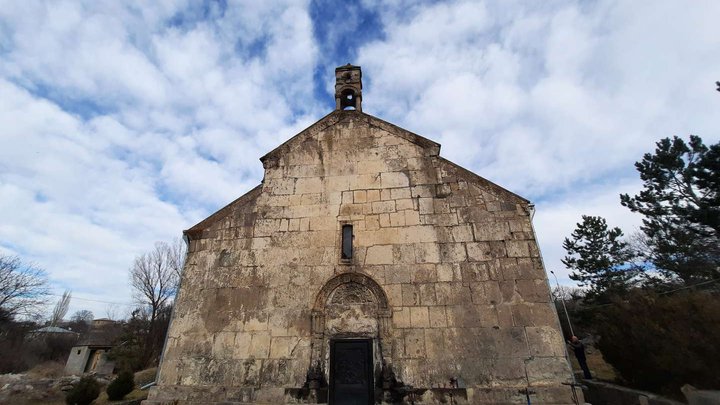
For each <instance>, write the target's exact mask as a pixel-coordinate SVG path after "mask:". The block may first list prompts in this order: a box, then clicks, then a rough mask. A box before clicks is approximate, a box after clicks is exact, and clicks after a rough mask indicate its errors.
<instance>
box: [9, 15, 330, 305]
mask: <svg viewBox="0 0 720 405" xmlns="http://www.w3.org/2000/svg"><path fill="white" fill-rule="evenodd" d="M194 7H195V6H194V5H189V4H184V3H180V2H178V3H172V2H162V3H154V4H152V5H148V6H147V7H143V8H136V7H134V6H126V5H119V4H117V3H112V2H109V3H98V2H80V3H78V2H62V1H59V2H39V1H35V2H29V3H28V4H27V6H26V7H25V6H24V7H14V6H13V5H12V4H6V5H4V6H3V7H0V10H1V11H0V27H2V29H0V38H1V39H0V45H1V49H2V52H3V58H2V60H1V61H0V93H2V94H3V97H2V98H0V139H2V143H3V145H4V147H3V148H2V149H0V161H1V162H2V163H0V190H2V195H3V198H2V199H1V202H0V204H2V207H1V208H2V213H0V234H1V235H2V238H1V239H0V246H1V248H2V249H3V250H4V251H7V252H12V253H18V254H21V255H22V256H23V257H24V258H25V259H26V260H33V261H36V262H37V263H38V264H39V265H41V266H42V267H44V268H46V269H47V270H48V272H49V273H50V276H51V279H52V280H53V282H54V285H55V286H56V288H57V290H58V291H61V290H62V289H64V288H71V289H73V290H75V296H76V297H78V298H79V297H83V296H84V297H86V298H93V299H99V300H104V301H113V302H128V300H129V288H128V284H127V269H128V267H129V266H130V264H131V263H132V259H133V257H134V256H136V255H137V254H140V253H142V252H143V251H146V250H148V249H150V248H152V246H153V242H154V241H156V240H169V239H170V238H172V237H175V236H178V235H180V231H181V230H182V229H183V228H187V227H189V226H191V225H193V224H194V223H195V222H197V221H199V220H200V219H202V218H203V217H204V216H206V215H208V214H209V213H210V212H212V211H213V210H214V209H217V208H219V207H221V206H223V205H224V204H226V203H228V202H229V201H231V200H233V199H235V198H237V197H238V196H239V195H241V194H243V193H244V192H246V191H247V190H249V189H250V188H252V187H254V186H255V185H257V183H258V182H259V181H260V179H261V176H262V165H261V164H260V162H259V161H258V160H257V159H258V158H259V157H260V156H261V155H263V154H264V153H266V152H267V151H268V150H270V149H271V148H272V147H274V146H275V145H277V144H279V143H280V142H282V141H283V140H284V139H285V138H287V137H288V136H289V135H291V134H289V133H288V131H299V130H300V129H301V128H302V126H306V125H308V124H309V123H310V122H311V119H310V117H311V116H312V115H313V114H316V113H315V110H316V109H317V107H316V106H317V105H316V104H315V103H314V102H299V99H300V96H301V95H303V96H305V97H306V96H307V95H309V94H311V93H312V69H313V66H314V63H315V57H316V46H315V44H314V42H313V38H312V25H311V22H310V19H309V17H308V16H307V13H306V12H305V10H304V8H303V4H302V3H296V2H288V4H280V3H274V4H260V3H257V4H250V5H244V6H242V7H233V8H229V9H228V10H226V12H225V13H223V12H222V10H220V9H219V8H214V9H212V10H208V13H209V14H212V15H213V16H214V19H209V20H207V19H203V18H198V16H199V15H200V13H203V12H204V10H200V9H198V8H194ZM172 21H182V22H183V23H181V24H175V25H172V24H170V23H171V22H172ZM238 28H241V29H240V31H242V32H245V33H246V34H247V35H248V36H246V37H240V36H239V35H238V33H237V31H236V29H238ZM255 40H261V41H264V42H265V43H264V44H261V46H260V47H259V53H258V54H256V55H251V54H249V53H247V52H243V51H241V50H240V49H239V48H238V46H239V45H238V44H241V43H242V42H243V41H250V42H253V41H255ZM248 157H251V158H250V159H248ZM86 307H87V308H90V309H92V310H93V311H95V312H96V315H102V313H103V311H104V307H105V304H102V303H95V302H90V301H81V300H75V301H74V302H73V305H72V308H71V311H73V310H76V309H79V308H86Z"/></svg>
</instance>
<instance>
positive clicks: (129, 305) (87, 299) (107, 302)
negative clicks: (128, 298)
mask: <svg viewBox="0 0 720 405" xmlns="http://www.w3.org/2000/svg"><path fill="white" fill-rule="evenodd" d="M48 295H51V296H53V297H62V295H60V294H48ZM72 299H74V300H80V301H91V302H100V303H103V304H112V305H123V306H127V307H134V306H136V304H127V303H123V302H112V301H102V300H93V299H90V298H80V297H76V296H74V295H73V296H72Z"/></svg>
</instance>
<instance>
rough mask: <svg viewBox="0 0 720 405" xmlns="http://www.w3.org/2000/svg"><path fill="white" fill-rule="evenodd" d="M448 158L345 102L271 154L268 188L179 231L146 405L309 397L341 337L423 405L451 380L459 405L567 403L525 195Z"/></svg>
mask: <svg viewBox="0 0 720 405" xmlns="http://www.w3.org/2000/svg"><path fill="white" fill-rule="evenodd" d="M438 154H439V145H437V144H435V143H434V142H432V141H429V140H427V139H425V138H422V137H419V136H417V135H414V134H412V133H410V132H408V131H405V130H403V129H400V128H397V127H395V126H393V125H391V124H388V123H386V122H384V121H381V120H379V119H376V118H374V117H371V116H369V115H366V114H363V113H361V112H360V111H342V110H338V111H336V112H334V113H332V114H330V115H328V116H326V117H325V118H323V119H322V120H320V121H318V122H317V123H315V124H313V125H312V126H311V127H309V128H308V129H306V130H304V131H303V132H301V133H300V134H298V135H297V136H296V137H294V138H293V139H291V140H290V141H288V142H286V143H285V144H283V145H281V146H280V147H278V148H277V149H276V150H274V151H272V152H271V153H269V154H268V155H266V156H265V157H263V158H262V161H263V164H264V167H265V177H264V182H263V184H262V185H261V186H259V187H257V188H255V189H253V190H252V191H250V192H249V193H248V194H246V195H245V196H243V197H241V198H239V199H238V200H236V201H234V202H232V203H231V204H230V205H228V206H227V207H225V208H223V209H221V210H220V211H218V212H217V213H215V214H213V215H212V216H210V217H209V218H208V219H206V220H204V221H202V222H200V223H199V224H197V225H196V226H194V227H192V228H190V229H189V230H187V231H186V232H185V233H186V235H187V236H188V238H189V239H190V245H189V253H188V258H187V264H186V267H185V269H184V272H183V280H182V290H181V291H180V293H179V295H178V297H177V302H176V306H175V312H174V315H173V320H172V322H171V326H170V330H169V338H168V343H167V345H166V347H165V349H164V354H163V362H162V364H161V366H160V373H159V380H158V386H157V387H155V388H154V389H153V391H152V393H151V395H150V399H149V402H148V403H162V402H163V401H168V402H171V401H174V400H178V401H180V403H193V401H195V402H198V401H199V402H202V401H204V402H206V403H212V402H223V401H225V402H244V403H262V402H265V403H273V404H280V403H298V401H299V400H298V399H297V398H296V397H297V396H298V395H301V392H305V391H302V390H303V386H304V384H306V382H307V381H308V380H307V378H308V377H307V376H308V372H309V371H310V370H311V367H316V366H319V367H320V370H321V373H322V376H323V378H324V381H325V382H326V383H327V382H329V381H330V379H331V375H330V367H329V366H330V363H329V362H330V342H331V341H332V340H334V339H347V338H354V339H357V338H364V339H369V341H370V342H372V351H373V354H372V358H373V362H374V364H373V369H374V370H375V372H379V370H380V369H381V366H382V363H383V362H384V363H386V364H389V365H392V369H393V371H394V373H395V375H396V378H397V379H398V380H401V381H402V383H403V384H408V385H412V386H414V387H416V388H418V389H423V390H424V391H423V392H422V393H421V394H418V395H420V396H422V398H426V399H427V400H428V401H435V402H430V403H439V402H438V401H441V400H442V398H444V397H443V395H446V394H448V392H449V391H448V392H445V391H442V390H440V391H438V390H439V389H441V388H443V387H447V388H449V385H448V384H450V379H451V378H453V379H456V381H458V382H459V384H461V385H460V386H459V387H458V388H457V389H459V390H462V392H463V393H464V394H463V395H464V396H463V397H461V398H462V401H466V402H458V403H522V401H523V400H524V399H525V398H524V396H523V395H519V394H518V390H519V389H521V388H524V387H527V386H528V385H531V386H533V387H542V389H543V390H544V391H543V394H542V401H540V402H542V403H570V401H569V400H568V398H569V396H568V395H567V394H568V392H569V388H567V387H565V386H562V385H561V383H562V382H564V381H566V380H568V379H569V378H570V369H569V366H568V363H567V361H566V358H565V352H564V349H563V339H562V337H561V335H560V331H559V324H558V321H557V315H556V314H555V312H554V309H553V306H552V303H551V302H550V299H549V291H548V286H547V282H546V276H545V273H544V269H543V268H542V263H541V262H540V260H539V257H538V252H537V244H536V243H535V240H534V235H533V232H532V228H531V226H530V217H529V214H528V209H527V207H528V204H529V203H528V201H526V200H524V199H522V198H521V197H518V196H516V195H514V194H512V193H510V192H508V191H506V190H504V189H502V188H500V187H498V186H497V185H495V184H493V183H491V182H489V181H487V180H485V179H483V178H481V177H478V176H476V175H475V174H473V173H470V172H468V171H466V170H465V169H462V168H460V167H459V166H456V165H454V164H453V163H451V162H449V161H447V160H445V159H443V158H441V157H439V156H438ZM343 225H352V226H353V236H354V237H353V238H352V247H353V254H352V257H351V258H342V257H341V244H342V236H341V229H342V226H343ZM375 377H377V375H375V376H373V381H375ZM438 387H440V388H438ZM325 389H326V390H327V388H325ZM377 389H380V388H377ZM538 389H540V388H538ZM433 390H435V391H433ZM458 392H460V391H458ZM325 393H326V394H327V391H325ZM293 395H294V396H293ZM308 395H309V394H308ZM539 397H540V396H538V398H539ZM153 401H155V402H153ZM303 401H309V400H308V399H307V398H306V399H304V400H303ZM423 403H425V402H423ZM533 403H536V402H533Z"/></svg>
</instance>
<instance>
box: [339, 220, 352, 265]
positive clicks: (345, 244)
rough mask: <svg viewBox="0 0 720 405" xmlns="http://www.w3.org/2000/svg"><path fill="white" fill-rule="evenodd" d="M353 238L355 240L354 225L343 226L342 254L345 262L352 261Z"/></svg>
mask: <svg viewBox="0 0 720 405" xmlns="http://www.w3.org/2000/svg"><path fill="white" fill-rule="evenodd" d="M352 238H353V232H352V225H343V226H342V252H341V253H342V254H341V257H342V259H343V260H349V259H352V253H353V252H352Z"/></svg>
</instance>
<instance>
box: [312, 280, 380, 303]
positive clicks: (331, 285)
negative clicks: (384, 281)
mask: <svg viewBox="0 0 720 405" xmlns="http://www.w3.org/2000/svg"><path fill="white" fill-rule="evenodd" d="M348 283H357V284H360V285H362V286H365V287H366V288H368V289H369V290H370V291H371V292H372V293H373V295H374V296H375V298H376V299H377V304H378V311H379V312H385V311H388V310H389V308H390V306H389V304H388V299H387V295H386V294H385V290H383V288H382V287H381V286H380V284H378V283H377V282H376V281H375V280H373V279H372V278H370V277H369V276H367V275H365V274H362V273H343V274H339V275H337V276H335V277H333V278H331V279H330V280H328V281H327V282H326V283H325V285H324V286H323V287H322V288H321V289H320V292H318V294H317V296H316V297H315V305H314V306H313V311H324V310H325V305H327V303H328V299H329V298H330V295H331V294H332V293H333V292H334V291H335V289H336V288H338V287H339V286H340V285H342V284H348Z"/></svg>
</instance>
